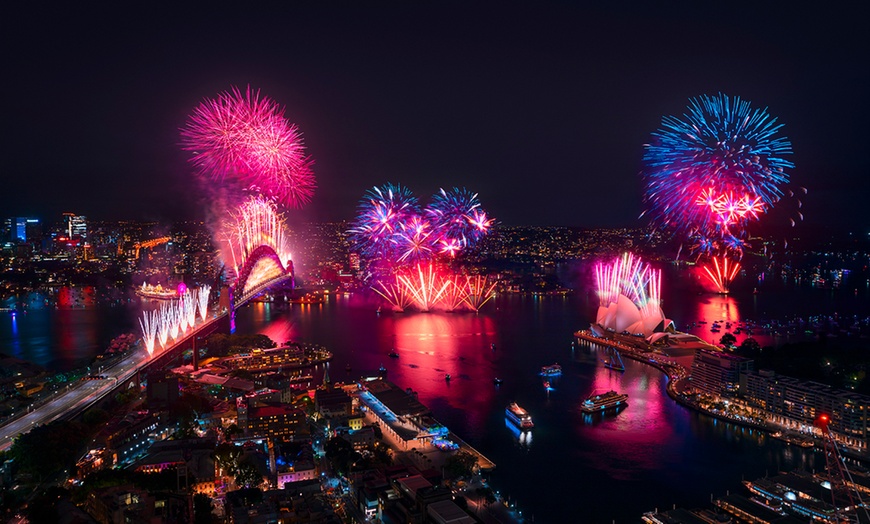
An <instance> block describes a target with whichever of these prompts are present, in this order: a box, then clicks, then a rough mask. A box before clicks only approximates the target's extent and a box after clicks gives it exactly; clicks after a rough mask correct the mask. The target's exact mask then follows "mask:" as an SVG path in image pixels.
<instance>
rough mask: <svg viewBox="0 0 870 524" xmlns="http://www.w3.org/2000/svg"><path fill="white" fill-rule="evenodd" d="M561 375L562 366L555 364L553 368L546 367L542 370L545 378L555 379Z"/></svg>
mask: <svg viewBox="0 0 870 524" xmlns="http://www.w3.org/2000/svg"><path fill="white" fill-rule="evenodd" d="M561 374H562V366H560V365H559V364H553V365H551V366H544V367H542V368H541V375H543V376H545V377H555V376H557V375H561Z"/></svg>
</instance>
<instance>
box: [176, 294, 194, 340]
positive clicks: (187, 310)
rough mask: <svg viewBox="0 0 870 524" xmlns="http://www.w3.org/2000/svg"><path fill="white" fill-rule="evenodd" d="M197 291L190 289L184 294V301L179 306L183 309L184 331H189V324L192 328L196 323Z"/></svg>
mask: <svg viewBox="0 0 870 524" xmlns="http://www.w3.org/2000/svg"><path fill="white" fill-rule="evenodd" d="M196 293H197V291H196V290H195V289H188V290H187V293H185V294H184V295H183V296H182V299H183V302H181V303H180V304H179V306H180V307H181V308H182V310H183V313H184V314H183V317H184V320H183V321H182V326H183V327H182V331H187V327H184V326H189V327H190V328H191V329H193V327H194V326H195V325H196V303H197V297H196Z"/></svg>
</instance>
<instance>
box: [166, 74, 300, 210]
mask: <svg viewBox="0 0 870 524" xmlns="http://www.w3.org/2000/svg"><path fill="white" fill-rule="evenodd" d="M181 145H182V148H183V149H185V150H187V151H191V152H193V156H192V158H191V162H192V163H193V164H194V166H196V169H197V171H198V173H199V174H200V175H202V176H205V177H208V178H211V179H214V180H219V181H225V180H232V181H235V182H237V183H238V184H239V185H241V187H242V188H249V187H255V188H257V189H258V190H259V191H260V192H262V193H264V194H266V195H268V196H270V197H273V198H276V199H278V200H280V201H281V202H283V203H285V204H287V205H289V206H291V207H302V206H303V205H304V204H306V203H308V202H309V201H310V200H311V197H312V196H313V194H314V189H315V187H316V184H315V181H314V174H313V172H312V170H311V166H312V161H311V158H310V157H308V156H306V154H305V147H304V145H303V142H302V136H301V134H300V132H299V129H298V128H297V127H296V126H295V125H293V124H291V123H290V122H288V121H287V119H286V118H285V117H284V109H283V108H282V107H281V106H279V105H278V104H277V103H276V102H274V101H273V100H271V99H270V98H268V97H265V96H263V97H261V96H260V93H259V91H254V90H252V89H251V88H248V89H247V90H246V91H245V93H244V94H243V93H242V92H241V91H240V90H239V89H238V88H235V87H233V88H232V89H231V90H230V91H227V92H224V93H221V94H219V95H218V96H217V97H216V98H214V99H206V100H204V101H203V102H202V103H201V104H200V105H199V106H198V107H197V108H196V109H194V111H193V113H192V114H191V115H190V117H189V118H188V121H187V124H186V126H185V128H184V129H182V130H181Z"/></svg>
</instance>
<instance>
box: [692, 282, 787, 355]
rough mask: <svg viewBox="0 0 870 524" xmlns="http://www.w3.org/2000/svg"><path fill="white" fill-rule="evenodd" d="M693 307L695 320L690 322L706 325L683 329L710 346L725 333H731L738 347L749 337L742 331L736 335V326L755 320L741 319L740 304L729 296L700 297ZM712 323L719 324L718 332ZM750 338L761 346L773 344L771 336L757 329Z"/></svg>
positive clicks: (711, 295) (712, 295)
mask: <svg viewBox="0 0 870 524" xmlns="http://www.w3.org/2000/svg"><path fill="white" fill-rule="evenodd" d="M695 305H696V309H695V312H694V316H695V318H694V319H692V320H691V321H692V322H700V321H705V322H706V323H705V324H696V325H695V327H691V324H690V325H689V326H686V327H685V328H686V329H687V331H688V332H690V333H692V334H693V335H697V336H698V337H700V338H701V339H703V340H705V341H707V342H710V343H711V344H719V341H720V340H722V335H724V334H725V333H731V334H732V335H734V336H735V337H736V338H737V341H736V342H735V343H734V345H736V346H739V345H740V344H741V343H742V342H743V341H744V340H746V339H747V338H749V336H750V335H747V333H746V331H744V330H743V329H741V330H740V332H739V333H737V327H738V325H739V324H740V323H741V322H746V321H747V320H757V319H747V318H745V317H743V316H742V315H741V312H740V303H739V302H738V300H737V299H736V298H734V297H733V296H731V295H719V294H706V295H701V296H700V297H699V298H698V300H697V301H696V302H695ZM714 322H716V323H718V324H719V325H718V330H716V329H717V328H716V327H714V326H713V323H714ZM729 322H730V323H731V326H727V324H728V323H729ZM751 336H752V338H754V339H755V340H757V341H758V343H759V344H761V345H762V346H766V345H770V344H774V338H773V337H772V336H770V335H766V334H763V333H759V329H757V328H756V329H755V331H754V332H753V333H752V335H751Z"/></svg>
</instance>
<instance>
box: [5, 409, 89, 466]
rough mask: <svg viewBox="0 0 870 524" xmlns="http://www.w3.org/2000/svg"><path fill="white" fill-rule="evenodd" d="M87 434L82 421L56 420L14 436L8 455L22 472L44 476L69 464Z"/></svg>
mask: <svg viewBox="0 0 870 524" xmlns="http://www.w3.org/2000/svg"><path fill="white" fill-rule="evenodd" d="M90 437H91V432H90V431H89V428H88V427H87V426H85V425H84V424H82V423H81V422H68V421H63V420H58V421H55V422H52V423H50V424H46V425H44V426H38V427H35V428H33V429H32V430H30V432H28V433H25V434H24V435H21V436H19V437H18V438H16V439H15V442H14V443H13V444H12V449H11V450H10V455H11V456H12V458H14V459H15V464H16V465H17V466H18V468H20V471H21V472H22V473H29V474H31V475H34V476H35V477H36V478H39V479H44V478H47V477H48V476H50V475H51V474H53V473H55V472H57V471H60V470H62V469H64V468H67V467H70V466H72V465H73V462H74V461H75V459H76V456H77V455H78V454H79V453H80V452H81V451H82V448H83V447H84V445H85V443H86V442H87V441H88V440H90Z"/></svg>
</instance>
